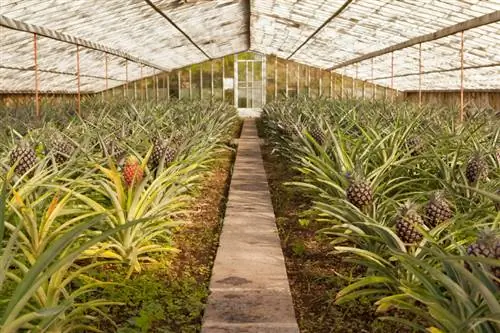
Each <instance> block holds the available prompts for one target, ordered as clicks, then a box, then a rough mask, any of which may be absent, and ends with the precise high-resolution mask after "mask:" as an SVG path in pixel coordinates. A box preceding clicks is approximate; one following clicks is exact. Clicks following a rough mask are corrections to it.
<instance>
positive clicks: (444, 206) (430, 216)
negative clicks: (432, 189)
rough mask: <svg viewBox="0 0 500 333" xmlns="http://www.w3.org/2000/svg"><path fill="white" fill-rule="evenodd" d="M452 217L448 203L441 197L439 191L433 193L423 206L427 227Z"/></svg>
mask: <svg viewBox="0 0 500 333" xmlns="http://www.w3.org/2000/svg"><path fill="white" fill-rule="evenodd" d="M452 217H453V211H452V210H451V207H450V204H449V203H448V202H447V201H446V199H445V198H444V197H443V194H442V193H441V192H437V193H435V194H434V195H433V196H432V197H431V199H430V200H429V202H428V203H427V205H426V206H425V215H424V219H425V223H426V224H427V226H428V227H430V228H434V227H435V226H437V225H438V224H440V223H443V222H445V221H447V220H449V219H451V218H452Z"/></svg>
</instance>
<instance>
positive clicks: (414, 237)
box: [396, 203, 424, 244]
mask: <svg viewBox="0 0 500 333" xmlns="http://www.w3.org/2000/svg"><path fill="white" fill-rule="evenodd" d="M423 224H424V221H423V219H422V217H421V216H420V214H418V212H417V211H416V209H415V206H414V205H412V204H410V203H407V204H406V205H405V206H403V207H402V209H401V210H400V212H399V214H398V216H397V217H396V234H397V235H398V237H399V238H400V239H401V240H402V241H403V242H405V243H407V244H415V243H418V242H420V241H421V240H422V238H423V235H422V234H421V233H420V232H419V231H418V230H417V228H416V226H423Z"/></svg>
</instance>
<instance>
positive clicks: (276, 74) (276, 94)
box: [274, 56, 278, 100]
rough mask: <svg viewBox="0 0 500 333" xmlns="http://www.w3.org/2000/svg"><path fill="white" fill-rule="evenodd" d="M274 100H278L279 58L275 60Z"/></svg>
mask: <svg viewBox="0 0 500 333" xmlns="http://www.w3.org/2000/svg"><path fill="white" fill-rule="evenodd" d="M274 99H275V100H276V99H278V57H277V56H276V57H275V58H274Z"/></svg>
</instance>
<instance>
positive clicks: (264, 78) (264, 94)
mask: <svg viewBox="0 0 500 333" xmlns="http://www.w3.org/2000/svg"><path fill="white" fill-rule="evenodd" d="M261 67H262V76H261V78H262V85H261V87H262V105H261V106H264V105H265V104H266V99H267V57H264V58H263V60H262V66H261Z"/></svg>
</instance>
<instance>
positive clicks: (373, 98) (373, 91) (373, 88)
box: [371, 58, 375, 100]
mask: <svg viewBox="0 0 500 333" xmlns="http://www.w3.org/2000/svg"><path fill="white" fill-rule="evenodd" d="M371 74H372V80H371V81H372V82H371V84H372V100H375V82H374V81H373V77H374V76H373V58H372V73H371Z"/></svg>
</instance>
